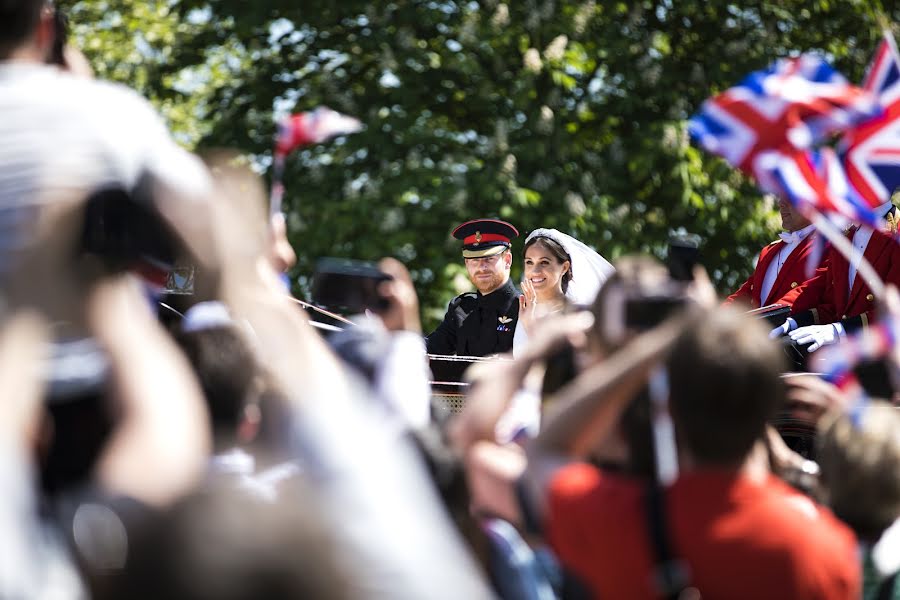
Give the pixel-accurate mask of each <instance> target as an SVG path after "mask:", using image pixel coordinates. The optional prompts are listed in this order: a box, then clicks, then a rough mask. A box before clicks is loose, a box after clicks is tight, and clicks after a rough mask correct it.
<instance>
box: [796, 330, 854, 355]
mask: <svg viewBox="0 0 900 600" xmlns="http://www.w3.org/2000/svg"><path fill="white" fill-rule="evenodd" d="M790 335H791V339H792V340H794V341H795V342H796V343H798V344H801V345H806V344H809V343H810V342H811V343H812V345H811V346H810V347H809V348H807V349H806V351H807V352H815V351H816V350H818V349H819V348H821V347H822V346H827V345H828V344H836V343H838V342H839V341H840V339H841V338H842V337H844V335H845V332H844V326H843V325H841V324H840V323H829V324H827V325H810V326H808V327H801V328H800V329H797V330H795V331H792V332H791V334H790Z"/></svg>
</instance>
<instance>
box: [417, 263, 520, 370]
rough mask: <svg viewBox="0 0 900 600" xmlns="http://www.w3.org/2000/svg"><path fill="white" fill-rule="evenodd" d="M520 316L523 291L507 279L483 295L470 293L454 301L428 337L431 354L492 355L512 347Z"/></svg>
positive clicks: (426, 343) (427, 341)
mask: <svg viewBox="0 0 900 600" xmlns="http://www.w3.org/2000/svg"><path fill="white" fill-rule="evenodd" d="M518 319H519V291H518V290H517V289H516V286H514V285H513V283H512V281H510V280H507V282H506V283H505V284H503V285H502V286H501V287H499V288H498V289H496V290H494V291H493V292H491V293H490V294H488V295H486V296H483V295H482V294H481V292H467V293H465V294H461V295H459V296H457V297H456V298H454V299H453V300H451V301H450V305H449V306H448V307H447V314H446V315H445V316H444V320H443V321H442V322H441V324H440V325H438V328H437V329H435V330H434V332H433V333H432V334H431V335H429V336H428V337H427V338H426V340H425V345H426V346H427V348H428V352H429V354H458V355H460V356H488V355H491V354H499V353H501V352H509V351H510V350H512V344H513V332H515V330H516V322H517V321H518Z"/></svg>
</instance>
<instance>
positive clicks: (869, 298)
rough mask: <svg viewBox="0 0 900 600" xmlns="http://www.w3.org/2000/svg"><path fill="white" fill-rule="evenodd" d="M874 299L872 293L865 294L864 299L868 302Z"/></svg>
mask: <svg viewBox="0 0 900 600" xmlns="http://www.w3.org/2000/svg"><path fill="white" fill-rule="evenodd" d="M874 299H875V296H873V295H872V294H866V300H868V301H869V302H871V301H872V300H874Z"/></svg>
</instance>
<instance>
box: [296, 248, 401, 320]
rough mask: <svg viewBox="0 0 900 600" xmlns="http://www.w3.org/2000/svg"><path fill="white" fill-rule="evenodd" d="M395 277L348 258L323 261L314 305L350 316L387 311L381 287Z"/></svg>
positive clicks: (318, 266)
mask: <svg viewBox="0 0 900 600" xmlns="http://www.w3.org/2000/svg"><path fill="white" fill-rule="evenodd" d="M390 279H392V277H391V276H390V275H388V274H386V273H384V272H383V271H381V269H379V268H378V266H377V265H376V264H375V263H371V262H365V261H359V260H350V259H345V258H330V257H328V258H320V259H319V261H318V262H317V263H316V270H315V273H314V274H313V281H312V301H313V303H314V304H317V305H319V306H322V307H325V308H328V309H331V310H335V311H338V312H344V313H349V314H360V313H363V312H365V311H366V310H367V309H368V310H374V311H380V310H384V309H386V308H387V300H386V299H385V298H384V297H382V296H381V294H379V293H378V286H379V285H380V284H381V283H382V282H385V281H389V280H390Z"/></svg>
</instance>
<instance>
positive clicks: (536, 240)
mask: <svg viewBox="0 0 900 600" xmlns="http://www.w3.org/2000/svg"><path fill="white" fill-rule="evenodd" d="M535 244H540V245H541V246H543V247H544V248H546V249H547V250H548V251H549V252H550V254H552V255H553V257H554V258H555V259H556V260H557V261H558V262H559V264H562V263H564V262H566V261H569V270H568V271H566V272H565V273H563V276H562V281H561V287H562V291H563V293H566V290H567V289H569V282H570V281H572V257H571V256H569V253H568V252H566V250H565V248H563V247H562V246H561V245H560V244H559V242H556V241H555V240H552V239H550V238H548V237H544V236H542V235H538V236H535V237H533V238H531V239H530V240H528V242H527V243H526V244H525V247H524V248H522V256H523V257H524V256H525V253H526V252H527V251H528V249H529V248H531V247H532V246H534V245H535Z"/></svg>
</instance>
